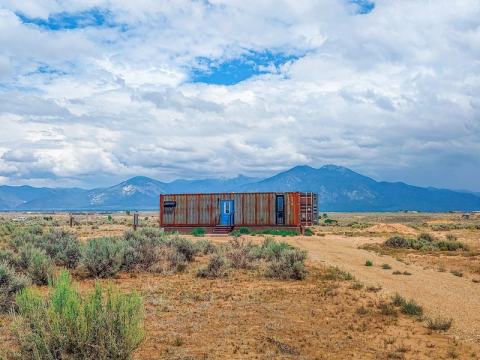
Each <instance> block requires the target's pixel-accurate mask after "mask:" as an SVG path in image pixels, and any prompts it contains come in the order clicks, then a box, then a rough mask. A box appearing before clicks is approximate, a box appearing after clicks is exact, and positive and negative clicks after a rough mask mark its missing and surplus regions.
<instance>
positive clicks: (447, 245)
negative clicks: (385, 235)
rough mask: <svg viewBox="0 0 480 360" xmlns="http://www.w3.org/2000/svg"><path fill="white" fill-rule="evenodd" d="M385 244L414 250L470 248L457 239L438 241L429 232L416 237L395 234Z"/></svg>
mask: <svg viewBox="0 0 480 360" xmlns="http://www.w3.org/2000/svg"><path fill="white" fill-rule="evenodd" d="M384 246H387V247H390V248H404V249H414V250H424V251H427V250H441V251H456V250H468V249H469V248H468V246H467V245H465V244H463V243H461V242H458V241H456V240H454V241H449V240H442V241H436V240H435V238H434V237H433V236H431V235H430V234H428V233H422V234H420V235H419V236H418V237H417V238H416V239H406V238H404V237H402V236H393V237H391V238H389V239H388V240H387V241H385V242H384Z"/></svg>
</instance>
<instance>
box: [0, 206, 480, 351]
mask: <svg viewBox="0 0 480 360" xmlns="http://www.w3.org/2000/svg"><path fill="white" fill-rule="evenodd" d="M402 215H403V214H402ZM402 215H395V217H392V218H389V217H388V216H387V215H374V216H372V217H371V218H362V219H357V220H359V222H362V223H367V222H368V223H371V224H375V221H374V219H376V218H381V221H379V222H382V223H388V222H389V221H390V220H391V221H399V218H400V219H401V220H402V221H401V223H403V224H405V223H404V222H403V220H404V219H403V218H402ZM350 216H351V217H352V216H355V215H353V214H350ZM405 216H407V217H408V218H409V221H413V222H417V221H418V218H419V216H417V215H415V216H414V215H409V214H405ZM422 216H423V215H422ZM332 217H333V218H335V217H336V215H335V216H332ZM141 218H143V216H142V217H141ZM104 219H106V216H103V217H101V219H100V217H99V219H96V220H95V222H94V224H93V225H92V224H88V223H87V224H80V225H78V226H77V227H75V228H74V229H73V231H74V232H75V233H76V234H77V235H79V236H80V238H81V239H82V240H83V241H87V240H88V239H91V238H94V237H97V236H114V235H121V234H122V233H123V231H124V230H125V229H126V228H127V224H129V222H130V220H131V219H130V217H126V216H123V215H122V216H118V218H117V217H116V216H114V220H115V223H113V224H112V223H107V222H105V221H104ZM343 219H346V217H345V218H341V219H339V220H340V221H339V222H340V224H341V225H340V226H339V227H338V228H344V229H343V231H347V229H348V228H347V227H344V226H343V225H342V223H343ZM60 220H61V221H66V219H60ZM60 220H59V222H61V221H60ZM150 221H151V222H154V221H155V217H154V216H153V215H151V220H150ZM422 221H428V219H426V218H423V219H422ZM122 222H123V223H122ZM60 226H62V227H63V226H66V222H64V223H62V224H61V225H60ZM405 226H410V225H408V223H407V224H405ZM329 228H332V229H329ZM338 228H337V229H333V227H318V229H317V228H315V229H314V231H315V232H320V233H321V234H328V233H334V232H335V231H338ZM412 229H414V228H412ZM414 230H415V231H417V230H416V229H414ZM348 231H350V230H348ZM352 231H353V232H356V233H359V234H361V233H362V232H364V231H365V227H363V226H358V229H353V230H352ZM419 232H420V230H419ZM435 234H436V233H435ZM390 235H391V234H388V236H390ZM456 236H458V238H459V239H461V238H462V237H461V236H459V235H456ZM378 237H379V238H381V237H386V236H385V235H378ZM306 239H308V241H315V240H316V237H315V236H311V237H308V238H306ZM215 241H220V242H224V241H225V240H224V239H218V240H215ZM292 241H294V240H292ZM210 257H211V255H203V254H201V255H199V256H198V257H197V259H196V261H195V262H193V263H190V264H189V265H188V267H187V269H186V271H185V272H183V273H178V274H167V275H163V274H153V273H143V272H136V273H125V272H120V273H119V274H118V275H117V276H116V278H115V279H113V280H111V281H113V282H114V283H115V285H116V286H118V287H119V288H120V289H123V290H125V291H130V290H132V289H135V290H137V291H139V292H140V293H141V295H142V296H143V297H144V301H145V305H146V322H145V330H146V340H145V342H144V343H143V344H142V345H141V347H140V348H139V350H138V351H137V352H136V354H135V359H147V360H148V359H159V358H166V359H227V358H228V359H231V358H233V359H291V358H304V359H327V358H328V359H348V358H350V359H432V358H435V359H437V358H438V359H442V358H446V357H447V356H450V357H452V356H456V357H457V358H471V354H472V353H473V352H476V353H478V354H480V349H479V347H478V346H477V345H475V344H472V345H469V344H464V343H462V342H459V341H454V340H452V339H451V338H450V337H449V336H448V334H447V335H445V334H443V333H438V332H434V333H428V331H426V329H425V324H423V323H421V322H419V321H416V319H415V318H412V317H409V316H407V315H405V314H402V313H401V311H400V310H399V309H396V308H395V307H394V306H391V305H389V304H386V303H385V302H384V301H382V297H383V295H382V294H381V291H382V288H381V287H380V286H371V285H368V284H367V285H366V286H364V285H363V284H362V283H360V282H359V281H357V280H355V279H354V277H353V275H352V274H350V273H348V272H346V271H344V270H343V269H342V268H341V267H340V268H322V267H319V266H318V264H317V265H315V267H314V266H312V265H311V264H310V265H308V266H307V270H308V275H307V277H306V279H305V280H302V281H291V280H288V281H284V280H273V279H266V278H265V277H263V276H262V274H261V273H260V272H259V271H257V270H250V269H238V270H233V271H231V272H230V273H229V276H228V277H220V278H215V279H208V278H198V277H197V276H196V274H197V271H198V269H199V268H202V267H204V266H206V265H207V263H208V261H209V258H210ZM363 259H365V258H363ZM364 261H365V260H363V262H364ZM385 261H387V260H385ZM392 261H394V260H389V262H390V264H392V265H393V267H394V269H395V267H398V265H394V262H392ZM376 263H377V265H379V264H382V263H381V262H376ZM359 265H360V266H361V267H362V268H364V269H365V271H369V272H372V271H375V270H377V269H378V271H381V273H382V274H384V276H387V275H388V276H392V277H393V275H391V271H383V270H382V269H381V268H380V266H375V267H373V268H365V266H363V263H359ZM375 268H377V269H375ZM455 268H458V269H461V270H462V271H465V270H464V269H463V267H455ZM447 269H448V271H450V268H449V267H447ZM450 276H451V275H450ZM451 277H452V278H453V276H451ZM395 278H397V277H395ZM406 278H410V279H411V278H415V276H413V277H406ZM477 278H478V276H477ZM402 279H403V277H402ZM77 280H79V281H80V284H81V290H82V291H85V290H89V289H91V288H92V287H93V284H94V281H93V280H89V279H80V278H78V279H77ZM102 281H103V282H108V280H102ZM468 281H470V280H468ZM470 282H471V281H470ZM12 321H13V317H12V316H10V315H1V316H0V347H1V348H3V349H8V348H10V349H12V348H13V346H14V345H13V341H12ZM0 358H1V352H0Z"/></svg>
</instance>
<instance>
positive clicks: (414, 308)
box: [401, 300, 423, 316]
mask: <svg viewBox="0 0 480 360" xmlns="http://www.w3.org/2000/svg"><path fill="white" fill-rule="evenodd" d="M401 311H402V313H404V314H407V315H412V316H422V315H423V308H422V307H421V306H420V305H418V304H417V303H416V302H415V301H414V300H409V301H406V302H404V303H403V304H402V305H401Z"/></svg>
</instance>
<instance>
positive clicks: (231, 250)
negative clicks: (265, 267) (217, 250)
mask: <svg viewBox="0 0 480 360" xmlns="http://www.w3.org/2000/svg"><path fill="white" fill-rule="evenodd" d="M253 249H254V247H253V245H252V244H251V243H250V242H247V241H245V240H242V239H239V238H234V239H232V240H230V241H229V242H228V245H227V246H226V249H225V256H226V257H227V259H228V260H229V263H230V266H231V267H232V268H234V269H251V268H253V267H254V264H253V261H254V260H255V255H254V252H253Z"/></svg>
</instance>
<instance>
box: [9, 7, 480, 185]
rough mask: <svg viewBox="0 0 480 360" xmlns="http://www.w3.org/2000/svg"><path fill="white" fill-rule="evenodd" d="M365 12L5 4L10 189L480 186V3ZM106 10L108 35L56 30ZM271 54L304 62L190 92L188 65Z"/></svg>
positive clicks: (99, 29) (199, 85) (97, 30)
mask: <svg viewBox="0 0 480 360" xmlns="http://www.w3.org/2000/svg"><path fill="white" fill-rule="evenodd" d="M355 6H357V5H355V4H354V2H352V1H347V0H335V1H331V0H329V1H327V0H322V1H307V0H305V1H287V0H285V1H281V2H279V1H273V0H272V1H261V2H258V1H253V0H252V1H245V0H242V1H231V0H229V1H223V0H212V1H209V2H199V1H187V0H182V1H175V2H166V1H150V0H141V1H135V2H131V1H123V0H122V1H109V0H89V1H82V2H77V1H68V0H62V1H56V0H43V1H22V2H18V1H7V0H5V1H0V47H1V48H2V50H3V51H2V54H1V55H0V122H1V125H2V131H1V132H0V179H1V182H2V183H5V182H10V183H32V184H42V185H72V184H73V185H80V186H88V187H90V186H96V185H99V184H102V185H104V184H107V183H114V182H115V181H118V180H121V179H124V178H125V177H128V176H133V175H139V174H142V175H147V176H153V177H156V178H159V179H162V180H171V179H174V178H178V177H186V178H195V177H210V176H235V175H236V174H238V173H244V174H247V175H252V176H264V175H270V174H272V173H274V172H276V171H279V170H283V169H286V168H288V167H290V166H294V165H298V164H310V165H312V166H320V165H323V164H325V163H335V164H339V165H344V166H349V167H352V168H353V169H354V170H358V171H360V172H364V173H366V174H368V175H372V176H374V177H376V178H378V179H385V180H402V181H407V182H411V183H414V184H419V185H434V186H442V187H453V188H468V189H472V190H477V191H479V190H480V188H479V187H478V186H479V185H478V181H477V180H476V179H478V177H479V176H480V156H478V154H480V102H479V100H478V97H479V94H480V62H479V61H478V59H479V58H480V40H479V39H480V3H479V2H478V1H476V0H461V1H456V2H455V4H452V2H450V1H446V0H439V1H434V2H433V1H428V2H427V1H421V0H404V1H396V0H394V1H392V0H377V1H375V7H374V8H373V10H372V11H371V12H368V11H370V10H371V9H370V10H368V11H364V12H365V13H364V14H363V13H362V12H361V11H358V9H356V8H355ZM92 9H97V10H99V11H102V12H103V13H105V14H108V18H109V21H108V24H107V25H105V24H98V26H88V27H78V28H76V29H63V30H62V29H49V28H48V21H49V18H50V19H51V18H55V19H58V17H59V16H60V15H59V14H61V13H63V14H68V16H70V17H75V14H85V12H88V11H91V10H92ZM20 14H21V15H22V16H28V17H30V18H35V19H43V22H39V21H37V24H35V23H32V22H29V23H26V22H23V21H22V20H21V17H20ZM38 24H42V25H41V26H40V25H38ZM265 52H268V53H269V54H273V55H274V54H282V56H289V55H291V56H292V58H291V60H289V61H287V62H284V63H281V64H278V65H275V63H273V62H272V63H271V64H267V65H265V64H257V68H258V69H260V72H259V73H257V74H251V75H249V76H250V77H249V78H247V79H246V80H243V81H241V82H238V83H235V84H233V85H228V86H227V85H222V84H211V83H208V81H204V82H195V81H193V80H194V79H193V78H192V76H193V75H192V69H195V68H197V69H198V68H199V67H201V66H207V68H206V69H205V70H206V71H208V70H209V68H208V66H209V65H208V64H222V63H225V62H228V61H236V62H239V61H241V60H239V59H245V58H248V61H255V59H254V58H252V57H251V56H250V57H248V56H247V57H246V55H248V54H250V55H251V54H255V53H265ZM202 59H207V60H208V62H205V61H203V60H202ZM205 64H207V65H205ZM225 76H228V74H226V75H225ZM205 82H206V83H205Z"/></svg>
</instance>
